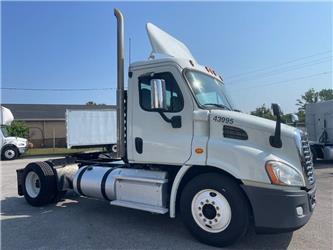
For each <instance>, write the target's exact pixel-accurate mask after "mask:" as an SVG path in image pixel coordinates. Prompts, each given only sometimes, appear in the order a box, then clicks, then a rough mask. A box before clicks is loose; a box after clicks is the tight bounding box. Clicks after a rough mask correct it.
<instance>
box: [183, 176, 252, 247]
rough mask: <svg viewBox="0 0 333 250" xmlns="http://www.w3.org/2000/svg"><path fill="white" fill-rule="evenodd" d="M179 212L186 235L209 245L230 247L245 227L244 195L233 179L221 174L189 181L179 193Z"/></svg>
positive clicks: (246, 206)
mask: <svg viewBox="0 0 333 250" xmlns="http://www.w3.org/2000/svg"><path fill="white" fill-rule="evenodd" d="M180 209H181V214H182V217H183V219H184V222H185V224H186V226H187V227H188V229H189V230H190V232H191V233H192V234H193V235H194V236H195V237H196V238H197V239H198V240H200V241H201V242H203V243H206V244H210V245H213V246H219V247H222V246H227V245H231V244H232V243H234V242H235V241H237V240H238V239H239V238H241V237H242V236H243V235H244V234H245V233H246V231H247V228H248V226H249V218H250V211H249V205H248V203H247V200H246V197H245V195H244V194H243V192H242V190H241V189H240V187H239V185H238V184H237V183H236V182H235V181H234V180H233V179H231V178H229V177H227V176H224V175H221V174H215V173H207V174H201V175H199V176H196V177H195V178H193V179H192V180H191V181H190V182H189V183H188V184H187V185H186V186H185V188H184V190H183V192H182V194H181V200H180Z"/></svg>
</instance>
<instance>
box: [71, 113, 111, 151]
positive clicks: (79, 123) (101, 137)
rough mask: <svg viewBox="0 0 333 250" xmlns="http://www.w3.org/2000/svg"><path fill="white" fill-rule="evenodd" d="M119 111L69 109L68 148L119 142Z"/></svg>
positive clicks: (108, 144)
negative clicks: (117, 122)
mask: <svg viewBox="0 0 333 250" xmlns="http://www.w3.org/2000/svg"><path fill="white" fill-rule="evenodd" d="M116 121H117V111H116V110H113V109H90V110H84V109H82V110H79V109H67V110H66V139H67V148H78V147H97V146H111V145H114V144H116V143H117V124H116Z"/></svg>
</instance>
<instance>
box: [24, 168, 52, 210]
mask: <svg viewBox="0 0 333 250" xmlns="http://www.w3.org/2000/svg"><path fill="white" fill-rule="evenodd" d="M22 184H23V194H24V197H25V199H26V200H27V202H28V203H29V204H30V205H32V206H43V205H47V204H49V203H51V202H52V201H54V200H55V198H56V197H57V193H58V191H57V177H56V173H55V171H54V170H53V168H52V167H51V166H50V165H48V164H47V163H46V162H34V163H30V164H29V165H27V166H26V167H25V169H24V173H23V183H22Z"/></svg>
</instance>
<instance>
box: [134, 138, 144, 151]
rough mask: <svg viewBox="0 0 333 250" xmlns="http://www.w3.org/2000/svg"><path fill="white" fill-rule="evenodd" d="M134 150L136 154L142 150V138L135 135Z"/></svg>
mask: <svg viewBox="0 0 333 250" xmlns="http://www.w3.org/2000/svg"><path fill="white" fill-rule="evenodd" d="M135 150H136V152H137V153H138V154H142V152H143V140H142V138H140V137H135Z"/></svg>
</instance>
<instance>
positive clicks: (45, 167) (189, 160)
mask: <svg viewBox="0 0 333 250" xmlns="http://www.w3.org/2000/svg"><path fill="white" fill-rule="evenodd" d="M114 14H115V16H116V18H117V92H116V96H117V110H116V116H117V119H116V126H115V127H114V128H113V129H115V130H116V153H115V154H114V155H113V156H112V154H111V157H108V158H105V157H100V156H99V155H98V154H96V153H94V154H86V155H80V156H72V157H65V158H61V159H55V160H48V161H44V162H32V163H29V164H28V165H27V166H26V167H25V168H23V169H19V170H17V181H18V193H19V195H24V197H25V199H26V201H27V202H28V203H29V204H31V205H32V206H44V205H47V204H49V203H52V202H54V201H55V200H56V199H57V197H59V195H60V194H62V193H63V192H64V191H66V190H74V192H76V193H77V194H79V195H81V196H86V197H92V198H98V199H103V200H106V201H107V202H109V203H110V205H114V206H122V207H128V208H133V209H139V210H144V211H148V212H152V213H156V214H168V215H169V216H170V217H171V218H175V217H176V216H181V217H182V219H183V220H184V223H185V225H186V227H187V228H188V229H189V231H190V232H191V233H192V234H193V235H194V236H195V238H197V239H198V240H200V241H202V242H204V243H206V244H211V245H215V246H226V245H230V244H232V243H234V242H235V241H237V240H239V239H240V238H241V237H242V236H243V235H244V234H245V233H246V232H247V229H248V228H249V227H250V226H251V225H254V227H255V229H256V231H257V232H259V233H272V232H285V231H293V230H296V229H298V228H300V227H302V226H304V225H305V224H306V223H307V222H308V221H309V219H310V217H311V215H312V213H313V210H314V208H315V205H316V199H315V192H316V181H315V174H314V168H313V164H312V160H311V151H310V146H309V142H308V139H307V135H306V134H305V133H304V132H302V131H301V130H298V129H296V128H294V127H291V126H287V125H284V124H281V117H280V114H281V111H280V108H279V106H278V105H277V104H272V108H273V111H274V115H275V116H276V121H271V120H267V119H263V118H259V117H255V116H251V115H248V114H245V113H242V112H239V111H236V110H234V106H233V105H232V102H231V101H230V97H229V96H228V94H227V92H226V88H225V85H224V83H223V78H222V77H220V76H219V74H218V73H217V72H216V71H214V70H213V69H211V68H209V67H206V66H202V65H200V64H199V63H198V62H197V61H196V60H195V58H194V57H193V56H192V54H191V52H190V50H189V49H188V48H187V47H186V46H185V45H184V44H183V43H182V42H180V41H179V40H177V39H176V38H174V37H172V36H171V35H170V34H168V33H166V32H165V31H163V30H161V29H160V28H158V27H157V26H155V25H153V24H151V23H148V24H147V26H146V29H147V33H148V37H149V40H150V44H151V46H152V53H151V55H150V56H149V59H148V60H146V61H141V62H135V63H131V64H130V65H129V68H128V88H127V90H124V23H123V22H124V19H123V15H122V13H121V12H120V11H119V10H117V9H115V10H114ZM84 136H85V135H84V134H82V137H84Z"/></svg>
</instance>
